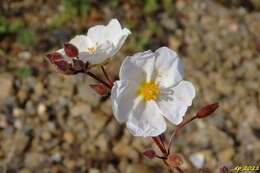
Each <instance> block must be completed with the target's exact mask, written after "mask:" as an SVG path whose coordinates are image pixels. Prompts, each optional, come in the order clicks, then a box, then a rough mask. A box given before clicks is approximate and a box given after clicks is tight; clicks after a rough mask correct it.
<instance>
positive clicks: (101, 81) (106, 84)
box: [85, 71, 112, 90]
mask: <svg viewBox="0 0 260 173" xmlns="http://www.w3.org/2000/svg"><path fill="white" fill-rule="evenodd" d="M85 73H86V74H87V75H89V76H90V77H92V78H93V79H95V80H97V81H99V82H100V83H102V84H103V85H105V86H106V87H107V88H108V89H109V90H111V88H112V87H111V85H109V84H108V83H107V82H105V81H104V80H103V79H101V78H99V77H98V76H96V75H95V74H93V73H91V72H90V71H87V72H85Z"/></svg>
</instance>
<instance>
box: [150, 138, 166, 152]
mask: <svg viewBox="0 0 260 173" xmlns="http://www.w3.org/2000/svg"><path fill="white" fill-rule="evenodd" d="M152 139H153V141H154V142H155V144H156V145H157V146H158V148H159V149H160V150H161V152H162V153H163V155H167V151H166V149H164V147H163V144H162V143H161V141H160V138H158V137H152Z"/></svg>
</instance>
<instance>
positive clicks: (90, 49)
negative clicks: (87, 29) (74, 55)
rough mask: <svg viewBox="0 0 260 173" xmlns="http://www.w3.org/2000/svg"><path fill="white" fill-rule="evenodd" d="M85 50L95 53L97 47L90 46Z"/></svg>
mask: <svg viewBox="0 0 260 173" xmlns="http://www.w3.org/2000/svg"><path fill="white" fill-rule="evenodd" d="M87 51H88V52H89V53H91V54H94V53H96V51H97V48H95V47H90V48H87Z"/></svg>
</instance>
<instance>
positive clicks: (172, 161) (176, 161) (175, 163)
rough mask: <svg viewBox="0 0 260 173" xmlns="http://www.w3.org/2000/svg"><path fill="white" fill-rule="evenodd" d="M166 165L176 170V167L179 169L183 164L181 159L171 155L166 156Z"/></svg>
mask: <svg viewBox="0 0 260 173" xmlns="http://www.w3.org/2000/svg"><path fill="white" fill-rule="evenodd" d="M167 163H168V164H169V165H170V166H171V167H173V168H176V167H179V166H181V164H182V163H183V161H182V159H181V157H180V156H179V155H177V154H171V155H169V156H168V158H167Z"/></svg>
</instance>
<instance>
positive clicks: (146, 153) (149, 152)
mask: <svg viewBox="0 0 260 173" xmlns="http://www.w3.org/2000/svg"><path fill="white" fill-rule="evenodd" d="M143 155H144V156H145V157H147V158H148V159H153V158H155V157H156V153H155V151H154V150H152V149H149V150H146V151H144V152H143Z"/></svg>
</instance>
